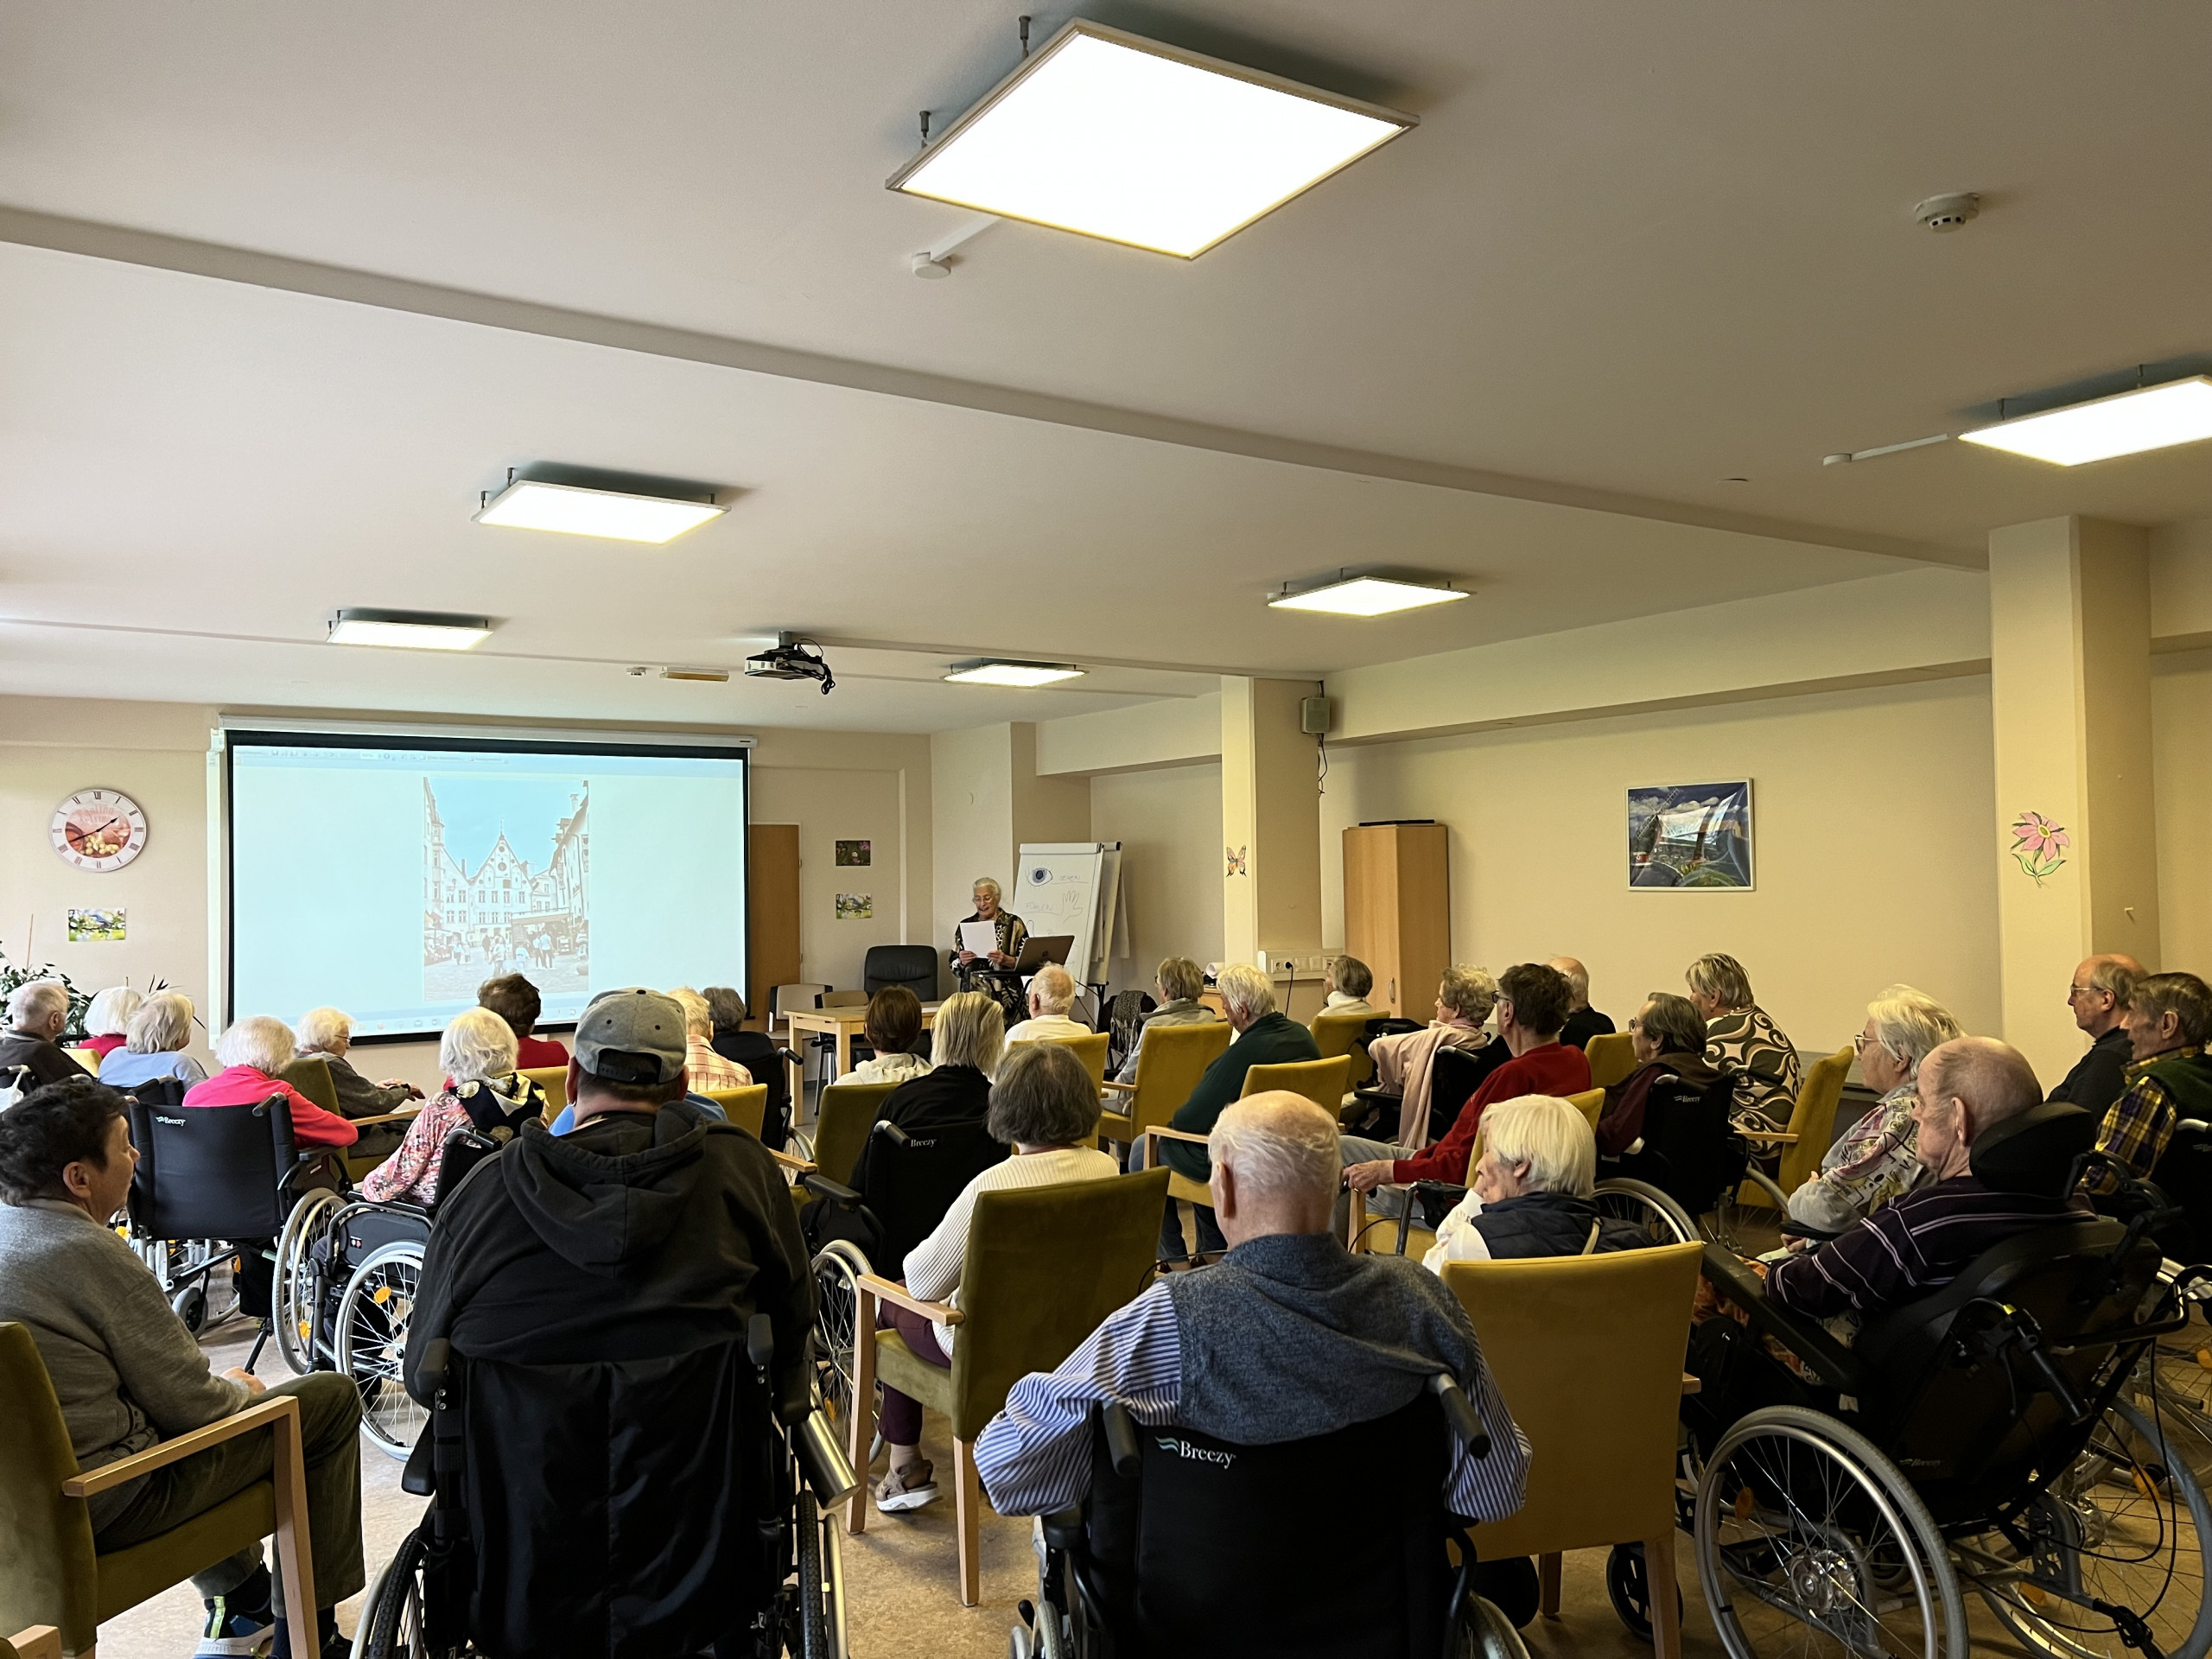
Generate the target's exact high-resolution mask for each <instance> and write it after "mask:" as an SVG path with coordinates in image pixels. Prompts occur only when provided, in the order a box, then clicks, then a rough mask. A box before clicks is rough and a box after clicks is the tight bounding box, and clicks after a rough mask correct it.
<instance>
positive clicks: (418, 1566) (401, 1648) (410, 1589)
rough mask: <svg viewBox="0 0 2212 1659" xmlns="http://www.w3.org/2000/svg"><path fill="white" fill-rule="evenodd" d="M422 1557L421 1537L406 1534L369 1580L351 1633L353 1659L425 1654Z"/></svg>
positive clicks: (400, 1658)
mask: <svg viewBox="0 0 2212 1659" xmlns="http://www.w3.org/2000/svg"><path fill="white" fill-rule="evenodd" d="M422 1567H423V1537H422V1534H421V1532H420V1531H419V1530H418V1531H415V1532H410V1533H409V1534H408V1535H406V1536H405V1537H404V1538H403V1539H401V1540H400V1541H399V1548H398V1549H397V1550H396V1551H395V1552H393V1554H392V1558H391V1560H389V1561H387V1562H386V1563H385V1566H384V1568H383V1570H382V1571H380V1572H379V1573H378V1574H377V1575H376V1577H375V1578H373V1579H372V1580H369V1587H368V1589H367V1591H366V1592H365V1593H364V1594H363V1595H362V1597H361V1622H360V1624H359V1625H358V1626H357V1627H356V1628H355V1630H354V1631H353V1654H354V1659H416V1656H418V1655H422V1654H425V1653H427V1652H428V1649H426V1648H425V1647H424V1645H423V1578H422Z"/></svg>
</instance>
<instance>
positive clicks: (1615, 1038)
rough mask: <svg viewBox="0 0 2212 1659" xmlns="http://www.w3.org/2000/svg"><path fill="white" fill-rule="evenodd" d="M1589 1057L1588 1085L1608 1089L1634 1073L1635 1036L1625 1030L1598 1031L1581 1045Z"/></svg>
mask: <svg viewBox="0 0 2212 1659" xmlns="http://www.w3.org/2000/svg"><path fill="white" fill-rule="evenodd" d="M1582 1052H1584V1053H1585V1054H1586V1055H1587V1056H1589V1058H1590V1086H1591V1087H1592V1089H1610V1088H1611V1087H1612V1086H1613V1085H1614V1084H1617V1083H1626V1082H1627V1081H1628V1080H1629V1079H1630V1077H1634V1076H1635V1075H1636V1038H1635V1036H1634V1034H1633V1033H1629V1032H1625V1031H1606V1032H1600V1033H1599V1034H1598V1035H1597V1036H1595V1037H1592V1039H1590V1040H1589V1041H1588V1042H1586V1043H1585V1044H1584V1045H1583V1046H1582Z"/></svg>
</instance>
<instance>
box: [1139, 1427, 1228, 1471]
mask: <svg viewBox="0 0 2212 1659" xmlns="http://www.w3.org/2000/svg"><path fill="white" fill-rule="evenodd" d="M1153 1444H1154V1446H1158V1447H1159V1448H1160V1450H1161V1451H1163V1452H1173V1453H1174V1454H1175V1455H1176V1456H1177V1457H1179V1458H1182V1459H1185V1460H1186V1461H1188V1462H1191V1463H1217V1464H1219V1465H1221V1466H1222V1467H1223V1468H1224V1469H1226V1468H1228V1467H1229V1465H1230V1464H1232V1463H1234V1462H1236V1453H1235V1452H1209V1451H1207V1450H1206V1449H1205V1447H1204V1446H1192V1444H1191V1443H1190V1442H1189V1441H1188V1440H1182V1439H1179V1438H1178V1437H1177V1436H1175V1435H1173V1434H1157V1435H1154V1437H1153Z"/></svg>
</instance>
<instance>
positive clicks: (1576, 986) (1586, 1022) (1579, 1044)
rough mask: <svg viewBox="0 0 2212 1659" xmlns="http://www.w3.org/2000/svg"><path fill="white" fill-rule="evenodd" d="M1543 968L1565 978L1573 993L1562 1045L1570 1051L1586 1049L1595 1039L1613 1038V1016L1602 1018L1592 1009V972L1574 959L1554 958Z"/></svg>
mask: <svg viewBox="0 0 2212 1659" xmlns="http://www.w3.org/2000/svg"><path fill="white" fill-rule="evenodd" d="M1544 966H1546V967H1547V968H1550V969H1555V970H1556V971H1557V972H1559V973H1560V974H1561V975H1563V976H1565V977H1566V980H1567V990H1568V992H1569V993H1570V995H1568V997H1567V1023H1566V1024H1565V1025H1564V1026H1562V1027H1560V1033H1559V1039H1560V1041H1561V1042H1562V1043H1565V1044H1566V1045H1567V1046H1568V1047H1569V1048H1587V1047H1588V1046H1590V1039H1592V1037H1608V1036H1611V1034H1612V1033H1613V1029H1614V1027H1613V1021H1612V1016H1611V1015H1610V1014H1600V1013H1599V1012H1598V1010H1597V1009H1595V1008H1593V1007H1591V1006H1590V970H1589V969H1587V968H1585V967H1584V966H1583V965H1582V964H1581V963H1580V962H1578V961H1577V960H1575V958H1573V957H1553V958H1552V959H1551V960H1550V961H1549V962H1548V963H1545V964H1544Z"/></svg>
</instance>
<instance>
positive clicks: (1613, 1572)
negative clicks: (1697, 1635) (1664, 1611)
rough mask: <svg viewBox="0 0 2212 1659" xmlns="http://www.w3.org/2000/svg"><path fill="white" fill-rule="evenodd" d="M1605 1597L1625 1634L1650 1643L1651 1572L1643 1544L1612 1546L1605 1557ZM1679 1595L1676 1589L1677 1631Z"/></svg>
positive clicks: (1679, 1610)
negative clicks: (1624, 1629)
mask: <svg viewBox="0 0 2212 1659" xmlns="http://www.w3.org/2000/svg"><path fill="white" fill-rule="evenodd" d="M1605 1594H1606V1596H1607V1597H1608V1598H1609V1599H1611V1602H1612V1604H1613V1611H1614V1612H1615V1613H1616V1614H1618V1616H1619V1618H1620V1621H1621V1623H1622V1624H1624V1625H1625V1626H1626V1627H1627V1629H1628V1633H1629V1634H1630V1636H1633V1637H1636V1638H1637V1641H1639V1642H1649V1640H1650V1639H1651V1571H1650V1568H1649V1567H1648V1566H1647V1565H1646V1564H1645V1562H1644V1559H1643V1545H1642V1544H1615V1545H1614V1546H1613V1547H1612V1548H1611V1550H1610V1551H1608V1552H1607V1553H1606V1555H1605ZM1681 1616H1682V1592H1681V1586H1679V1585H1678V1586H1675V1625H1676V1627H1677V1628H1680V1626H1681Z"/></svg>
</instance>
